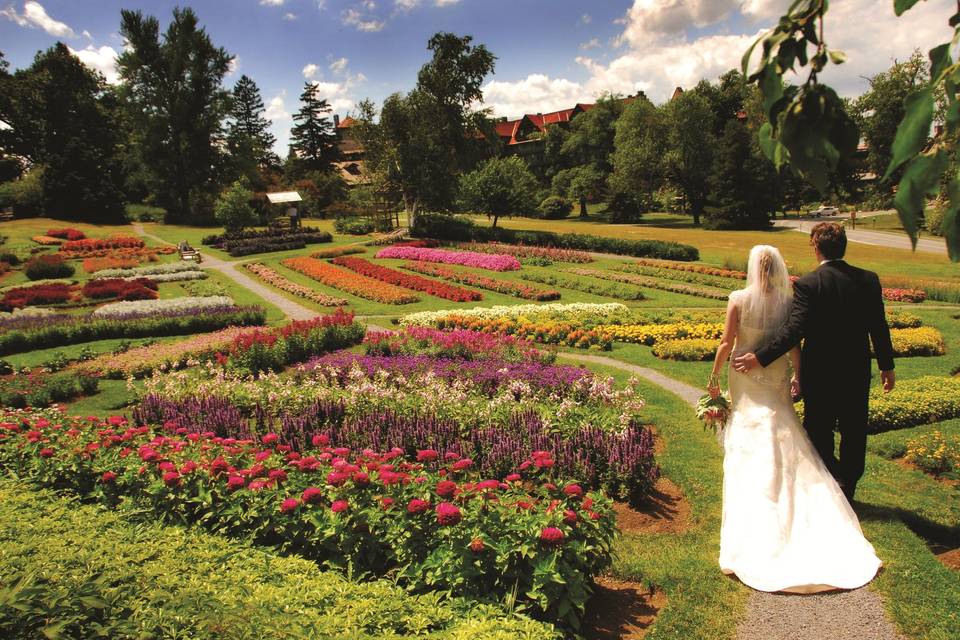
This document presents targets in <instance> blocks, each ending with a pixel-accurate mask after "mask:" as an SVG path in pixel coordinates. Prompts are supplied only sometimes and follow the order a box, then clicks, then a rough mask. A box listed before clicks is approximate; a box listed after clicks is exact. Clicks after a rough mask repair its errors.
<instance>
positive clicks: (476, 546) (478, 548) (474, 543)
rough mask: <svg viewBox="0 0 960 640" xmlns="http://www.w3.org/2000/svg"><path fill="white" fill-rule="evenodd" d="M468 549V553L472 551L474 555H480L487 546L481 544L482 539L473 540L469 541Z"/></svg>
mask: <svg viewBox="0 0 960 640" xmlns="http://www.w3.org/2000/svg"><path fill="white" fill-rule="evenodd" d="M469 547H470V551H473V552H474V553H481V552H482V551H483V550H484V549H486V548H487V545H485V544H484V543H483V539H482V538H474V539H473V540H471V541H470V544H469Z"/></svg>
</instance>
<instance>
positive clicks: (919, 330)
mask: <svg viewBox="0 0 960 640" xmlns="http://www.w3.org/2000/svg"><path fill="white" fill-rule="evenodd" d="M890 339H891V340H892V341H893V355H895V356H897V357H899V358H909V357H913V356H942V355H943V354H944V353H946V346H945V345H944V343H943V336H942V335H941V334H940V332H939V331H937V330H936V329H934V328H933V327H916V328H904V329H891V330H890Z"/></svg>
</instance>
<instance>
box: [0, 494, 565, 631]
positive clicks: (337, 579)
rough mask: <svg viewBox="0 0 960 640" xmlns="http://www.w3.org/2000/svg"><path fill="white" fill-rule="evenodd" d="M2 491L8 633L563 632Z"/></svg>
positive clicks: (187, 531) (51, 498) (126, 518)
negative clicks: (93, 630)
mask: <svg viewBox="0 0 960 640" xmlns="http://www.w3.org/2000/svg"><path fill="white" fill-rule="evenodd" d="M0 494H2V496H3V505H4V507H3V509H4V513H3V520H4V522H5V523H6V524H7V527H6V528H5V529H4V531H3V538H2V544H3V545H4V546H5V548H8V549H10V550H11V553H10V554H9V555H8V556H6V557H5V559H4V560H3V562H2V565H0V573H2V574H3V575H4V576H6V577H7V580H8V582H9V584H10V585H16V586H17V590H16V592H15V595H13V596H12V599H11V600H9V601H7V606H5V607H4V609H3V615H2V618H3V620H4V623H3V625H2V626H0V632H2V634H3V635H4V637H7V638H10V639H11V640H14V639H16V640H21V639H26V638H36V637H40V636H42V635H45V632H47V631H50V632H51V633H52V632H53V630H54V629H57V632H58V633H59V634H60V635H61V636H62V637H78V636H80V635H83V634H84V633H86V632H87V631H88V630H89V629H91V628H94V626H95V627H96V628H98V629H99V630H100V631H101V632H103V633H104V634H105V636H106V637H162V636H165V635H167V636H179V635H184V636H188V637H191V638H196V639H198V640H212V639H214V638H216V639H217V640H249V639H250V638H252V637H254V636H256V635H261V636H270V637H315V638H333V637H347V636H351V637H360V636H362V637H365V638H372V639H373V638H392V637H397V636H401V635H413V634H416V635H422V634H430V635H431V636H435V637H437V638H459V637H462V636H463V635H468V636H470V637H474V638H478V639H483V640H503V639H505V638H521V639H523V640H534V639H538V638H545V639H551V638H555V637H556V636H558V634H557V632H556V631H555V630H554V629H553V628H552V627H550V626H549V625H546V624H544V623H537V622H533V621H531V620H529V619H527V618H524V617H521V616H518V615H515V614H511V615H508V614H505V613H502V612H501V611H500V610H499V609H497V608H494V607H489V606H486V605H477V604H474V603H471V602H469V601H466V600H461V599H444V598H442V597H441V596H440V595H439V594H421V595H411V594H409V593H407V592H406V591H405V590H404V589H402V588H401V587H398V586H396V585H394V584H391V583H389V582H388V581H386V580H380V581H364V582H357V581H353V580H350V579H348V578H346V577H344V576H342V575H340V574H339V573H337V572H335V571H319V572H318V570H317V567H316V565H315V564H314V563H313V562H310V561H308V560H305V559H301V558H297V557H293V556H291V557H286V558H282V557H277V556H275V555H273V554H271V553H269V552H265V551H264V550H263V549H260V548H254V547H252V546H251V545H249V544H247V543H244V542H240V541H238V540H227V539H225V538H222V537H219V536H215V535H212V534H209V533H206V532H204V531H202V530H200V529H197V528H181V527H175V526H169V525H163V524H159V523H150V522H142V521H137V520H136V519H134V518H133V517H131V516H130V515H124V514H120V513H117V512H111V511H109V510H107V509H104V508H102V507H99V506H97V505H90V504H86V505H85V504H80V502H79V501H77V500H75V499H71V498H68V497H66V496H64V495H63V494H55V493H53V492H51V491H47V490H38V489H36V488H35V487H32V486H30V485H27V484H26V483H23V482H19V483H14V482H10V481H7V482H5V483H3V484H2V485H0ZM129 558H136V559H137V562H135V563H133V562H126V561H125V559H129ZM52 576H55V579H54V578H53V577H52ZM172 577H175V579H171V578H172ZM238 584H242V585H244V588H243V589H242V590H238V589H236V585H238ZM52 602H55V603H56V605H55V607H54V606H53V605H51V603H52ZM91 603H94V604H97V605H102V606H91ZM317 603H323V606H316V605H317ZM290 610H295V611H296V615H291V614H290V613H289V611H290Z"/></svg>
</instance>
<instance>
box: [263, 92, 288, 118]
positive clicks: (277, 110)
mask: <svg viewBox="0 0 960 640" xmlns="http://www.w3.org/2000/svg"><path fill="white" fill-rule="evenodd" d="M286 97H287V92H286V90H283V91H281V92H280V93H278V94H277V95H275V96H274V97H272V98H270V102H268V103H267V108H266V109H265V110H264V114H263V115H265V116H266V117H267V118H268V119H270V120H272V121H273V122H274V123H276V122H282V121H285V120H289V119H290V114H289V113H288V112H287V106H286V104H285V100H286Z"/></svg>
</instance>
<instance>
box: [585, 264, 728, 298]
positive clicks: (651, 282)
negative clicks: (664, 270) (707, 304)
mask: <svg viewBox="0 0 960 640" xmlns="http://www.w3.org/2000/svg"><path fill="white" fill-rule="evenodd" d="M568 271H569V272H570V273H573V274H575V275H578V276H588V277H592V278H600V279H601V280H612V281H613V282H624V283H626V284H634V285H637V286H640V287H648V288H650V289H660V290H661V291H672V292H673V293H682V294H685V295H688V296H697V297H700V298H710V299H713V300H726V299H727V298H728V297H729V296H730V291H729V290H726V289H715V288H713V287H702V286H697V285H692V284H683V283H679V282H674V281H672V280H662V279H660V278H652V277H649V276H641V275H634V274H632V273H618V272H614V271H601V270H600V269H568Z"/></svg>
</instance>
